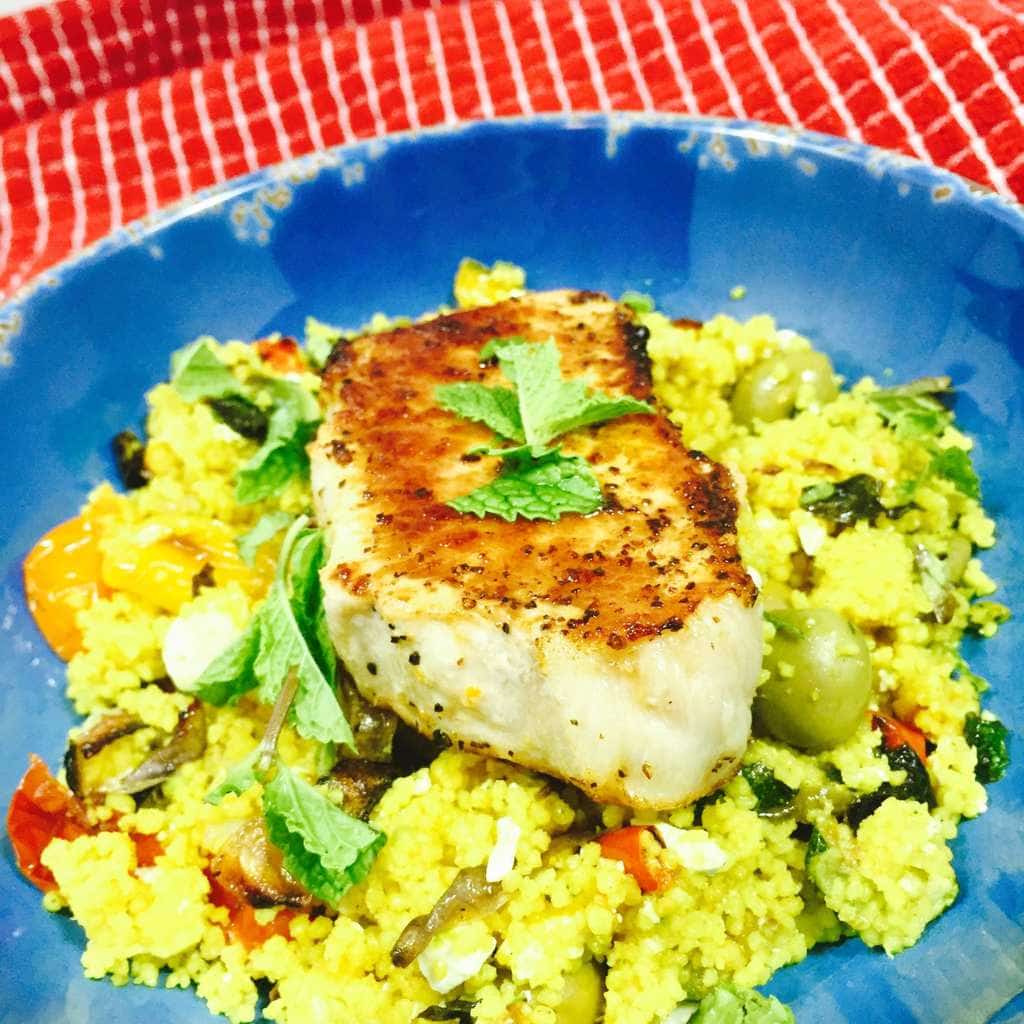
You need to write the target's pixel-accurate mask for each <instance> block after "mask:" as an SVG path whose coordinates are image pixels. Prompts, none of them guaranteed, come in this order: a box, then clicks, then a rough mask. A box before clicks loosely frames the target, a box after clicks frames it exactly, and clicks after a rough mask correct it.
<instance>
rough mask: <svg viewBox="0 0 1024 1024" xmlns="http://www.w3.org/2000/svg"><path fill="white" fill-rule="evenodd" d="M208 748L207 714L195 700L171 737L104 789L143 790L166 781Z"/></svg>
mask: <svg viewBox="0 0 1024 1024" xmlns="http://www.w3.org/2000/svg"><path fill="white" fill-rule="evenodd" d="M205 750H206V714H205V712H204V711H203V705H202V704H201V703H200V702H199V701H198V700H194V701H192V703H191V704H189V706H188V707H187V708H185V710H184V711H183V712H182V713H181V714H180V715H179V716H178V724H177V726H176V727H175V730H174V732H173V733H172V734H171V738H170V740H168V742H167V743H166V744H165V745H164V746H162V747H160V748H159V749H158V750H156V751H154V752H153V753H152V754H150V756H149V757H147V758H146V760H145V761H143V762H142V764H140V765H139V767H138V768H136V769H135V770H134V771H130V772H128V773H127V774H125V775H121V776H119V777H118V778H116V779H111V780H110V782H107V783H104V785H103V786H101V787H100V790H101V792H104V793H141V792H142V791H143V790H144V789H149V788H150V787H152V786H157V785H159V784H160V783H161V782H166V781H167V779H169V778H170V777H171V776H172V775H173V774H174V773H175V772H176V771H177V770H178V769H179V768H180V767H181V766H182V765H183V764H187V763H188V762H189V761H196V760H198V759H199V758H200V757H202V756H203V753H204V751H205Z"/></svg>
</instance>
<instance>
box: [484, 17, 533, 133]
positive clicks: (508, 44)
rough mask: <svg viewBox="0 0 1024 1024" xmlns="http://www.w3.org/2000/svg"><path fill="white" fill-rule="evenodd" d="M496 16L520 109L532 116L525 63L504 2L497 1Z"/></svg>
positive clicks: (531, 103)
mask: <svg viewBox="0 0 1024 1024" xmlns="http://www.w3.org/2000/svg"><path fill="white" fill-rule="evenodd" d="M494 16H495V18H497V20H498V32H499V34H500V35H501V43H502V45H503V46H504V47H505V57H506V58H507V59H508V66H509V68H511V70H512V84H513V85H514V86H515V90H516V101H517V102H518V104H519V109H520V110H521V111H522V112H523V113H524V114H532V113H533V102H532V101H531V100H530V90H529V89H528V88H527V85H526V76H525V74H524V73H523V62H522V60H520V58H519V48H518V47H517V46H516V37H515V35H514V34H513V32H512V23H511V22H510V21H509V18H508V10H507V9H506V8H505V4H504V3H503V2H502V0H495V3H494Z"/></svg>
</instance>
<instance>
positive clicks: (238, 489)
mask: <svg viewBox="0 0 1024 1024" xmlns="http://www.w3.org/2000/svg"><path fill="white" fill-rule="evenodd" d="M267 387H268V389H269V391H270V393H271V396H272V398H273V401H274V405H273V410H272V412H271V414H270V419H269V422H268V425H267V439H266V441H264V442H263V444H262V446H261V447H260V449H259V450H258V451H257V452H256V453H255V454H254V455H253V456H252V458H251V459H249V461H248V462H246V463H245V465H244V466H242V468H241V469H240V470H239V471H238V477H237V478H236V481H235V498H236V500H237V501H238V503H239V504H240V505H251V504H253V502H257V501H263V500H265V499H266V498H272V497H274V496H275V495H277V494H280V493H281V491H283V490H284V488H285V487H286V486H287V485H288V482H289V481H290V480H291V479H292V478H293V477H296V476H302V475H304V474H306V473H308V472H309V456H308V455H307V454H306V445H307V444H309V442H310V441H311V440H312V439H313V435H314V434H315V433H316V428H317V425H318V424H319V422H320V406H319V405H318V404H317V401H316V399H315V398H314V397H313V396H312V395H311V394H310V393H309V391H307V390H306V388H304V387H302V385H301V384H296V383H295V382H293V381H286V380H268V381H267Z"/></svg>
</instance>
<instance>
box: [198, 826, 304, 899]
mask: <svg viewBox="0 0 1024 1024" xmlns="http://www.w3.org/2000/svg"><path fill="white" fill-rule="evenodd" d="M210 867H211V870H212V871H213V873H214V874H215V875H216V876H217V881H218V882H220V884H221V885H222V886H224V888H225V889H227V890H228V891H229V892H230V893H231V894H232V895H234V896H236V897H237V898H238V899H240V900H244V901H245V902H246V903H248V904H249V906H251V907H257V908H258V907H278V906H288V907H296V908H298V909H301V910H308V909H309V908H310V907H312V906H313V904H314V902H315V901H314V899H313V897H312V896H311V895H310V894H309V893H308V892H306V890H305V889H303V888H302V886H301V885H299V883H298V882H297V881H295V879H294V878H292V876H291V875H290V874H289V873H288V872H287V870H286V869H285V867H284V864H283V863H282V859H281V851H280V850H278V848H277V847H276V846H274V844H273V843H271V842H270V839H269V838H268V837H267V830H266V828H265V826H264V823H263V819H262V818H250V819H249V820H248V821H245V822H243V823H242V824H241V825H239V826H238V828H236V829H235V830H234V831H233V832H232V833H231V834H230V835H229V836H228V837H227V839H226V840H225V841H224V844H223V846H222V847H221V849H220V851H219V852H218V853H217V855H216V856H215V857H214V858H213V862H212V863H211V865H210Z"/></svg>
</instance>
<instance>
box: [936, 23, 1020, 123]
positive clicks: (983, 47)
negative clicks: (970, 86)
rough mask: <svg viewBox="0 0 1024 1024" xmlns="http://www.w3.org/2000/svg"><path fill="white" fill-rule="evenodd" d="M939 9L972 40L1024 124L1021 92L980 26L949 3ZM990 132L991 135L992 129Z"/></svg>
mask: <svg viewBox="0 0 1024 1024" xmlns="http://www.w3.org/2000/svg"><path fill="white" fill-rule="evenodd" d="M939 11H940V13H941V14H942V15H943V17H945V18H946V19H947V20H948V21H951V22H952V23H953V24H954V25H956V27H957V28H958V29H960V31H961V32H963V33H964V35H966V36H967V38H968V39H969V40H970V42H971V49H972V50H973V51H974V52H975V53H976V54H977V55H978V56H979V57H980V58H981V59H982V61H983V62H984V64H985V67H987V68H988V70H989V74H991V76H992V81H993V82H994V83H995V87H996V88H997V89H998V90H999V91H1000V92H1001V93H1002V94H1003V95H1004V96H1005V97H1006V100H1007V102H1008V103H1009V104H1010V107H1011V108H1012V109H1013V114H1014V116H1015V117H1016V118H1017V121H1018V122H1019V123H1020V124H1022V125H1024V103H1021V98H1020V94H1019V93H1018V92H1017V91H1016V90H1015V89H1014V88H1013V86H1012V85H1011V84H1010V80H1009V79H1008V78H1007V77H1006V72H1005V71H1003V69H1002V68H1001V67H1000V66H999V62H998V61H997V60H996V59H995V57H994V56H993V54H992V51H991V50H990V49H989V48H988V43H987V42H985V37H984V36H982V34H981V31H980V30H979V28H978V26H977V25H975V24H974V23H973V22H970V21H968V20H967V19H966V18H964V17H962V16H961V15H959V14H958V13H957V12H956V11H954V10H953V8H952V7H950V6H949V4H940V6H939ZM986 84H987V83H986ZM978 91H979V92H980V91H981V90H980V89H979V90H978ZM966 102H970V100H969V99H968V100H967V101H966ZM988 134H989V135H991V134H992V133H991V131H989V132H988Z"/></svg>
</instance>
